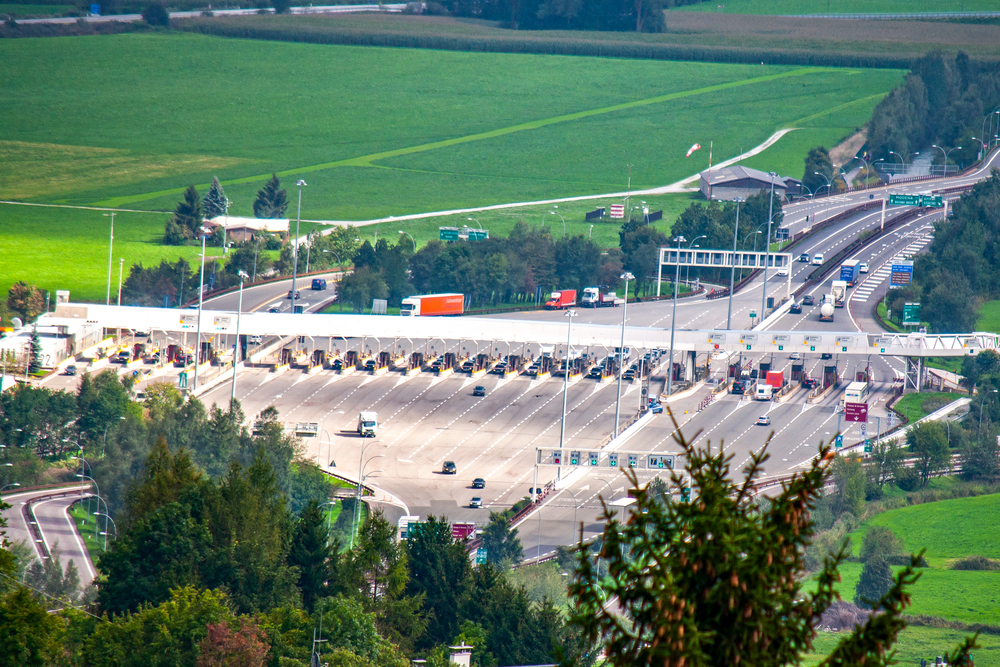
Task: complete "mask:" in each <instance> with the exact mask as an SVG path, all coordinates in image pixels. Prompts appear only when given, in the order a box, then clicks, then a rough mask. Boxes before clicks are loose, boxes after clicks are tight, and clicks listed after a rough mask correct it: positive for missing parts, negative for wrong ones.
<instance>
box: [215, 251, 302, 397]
mask: <svg viewBox="0 0 1000 667" xmlns="http://www.w3.org/2000/svg"><path fill="white" fill-rule="evenodd" d="M249 277H250V276H248V275H247V272H246V271H240V272H239V279H240V300H239V306H237V307H236V343H234V344H233V387H232V390H231V391H230V392H229V412H230V413H232V412H233V410H234V408H233V404H234V403H236V365H237V364H238V363H240V318H241V317H242V316H243V281H244V280H246V279H247V278H249ZM292 296H295V292H292ZM292 303H293V304H294V303H295V299H292ZM292 310H295V308H294V306H293V307H292Z"/></svg>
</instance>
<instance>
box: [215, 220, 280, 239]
mask: <svg viewBox="0 0 1000 667" xmlns="http://www.w3.org/2000/svg"><path fill="white" fill-rule="evenodd" d="M205 226H206V227H209V228H213V229H214V228H216V227H221V228H222V229H224V230H225V234H226V239H227V240H230V241H234V242H236V243H243V242H244V241H253V240H254V239H257V238H259V237H260V236H261V235H262V234H287V233H288V219H287V218H238V217H236V216H233V215H219V216H216V217H214V218H212V219H210V220H206V221H205Z"/></svg>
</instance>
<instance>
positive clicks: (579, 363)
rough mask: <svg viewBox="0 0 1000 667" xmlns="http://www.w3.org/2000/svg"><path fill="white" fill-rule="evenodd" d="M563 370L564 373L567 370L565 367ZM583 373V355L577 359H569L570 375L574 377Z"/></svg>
mask: <svg viewBox="0 0 1000 667" xmlns="http://www.w3.org/2000/svg"><path fill="white" fill-rule="evenodd" d="M563 365H565V362H563ZM563 372H564V373H565V372H566V369H565V368H563ZM582 373H583V357H577V358H575V359H570V360H569V374H570V376H571V377H572V376H574V375H581V374H582Z"/></svg>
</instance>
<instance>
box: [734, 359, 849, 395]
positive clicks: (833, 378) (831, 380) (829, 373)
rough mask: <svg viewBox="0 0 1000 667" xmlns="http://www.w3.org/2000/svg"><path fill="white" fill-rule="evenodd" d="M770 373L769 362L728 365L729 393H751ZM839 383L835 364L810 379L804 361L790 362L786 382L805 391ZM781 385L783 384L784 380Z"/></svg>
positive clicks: (827, 366)
mask: <svg viewBox="0 0 1000 667" xmlns="http://www.w3.org/2000/svg"><path fill="white" fill-rule="evenodd" d="M770 371H771V362H769V361H761V362H760V363H759V364H757V365H756V366H754V364H753V362H752V361H750V362H748V363H747V364H746V365H740V364H730V365H729V379H730V380H732V386H731V388H730V393H733V394H743V393H745V392H747V391H752V390H753V387H754V386H756V385H757V384H758V382H763V381H765V380H766V379H767V377H768V373H769V372H770ZM858 375H859V376H860V375H863V373H859V374H858ZM839 381H840V376H839V374H838V373H837V365H836V364H832V365H826V366H823V372H822V375H821V376H820V377H818V378H814V377H810V376H809V374H808V373H807V372H806V371H805V360H804V359H796V360H794V361H793V362H792V367H791V375H790V377H789V378H788V382H790V383H791V384H802V385H803V386H805V387H806V388H807V389H815V388H817V387H820V386H822V388H823V389H826V388H827V387H829V386H830V385H835V384H837V383H838V382H839ZM782 383H784V380H783V381H782Z"/></svg>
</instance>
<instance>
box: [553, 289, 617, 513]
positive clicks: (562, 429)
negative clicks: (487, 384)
mask: <svg viewBox="0 0 1000 667" xmlns="http://www.w3.org/2000/svg"><path fill="white" fill-rule="evenodd" d="M626 294H627V292H626ZM574 316H576V311H575V310H573V309H572V308H570V309H569V310H567V311H566V371H565V372H564V373H563V405H562V420H561V421H560V422H559V449H560V450H561V449H562V448H563V444H564V443H565V442H566V396H567V395H568V394H569V346H570V342H569V341H570V336H571V332H572V331H573V317H574ZM619 387H621V385H620V384H619ZM617 421H618V420H617V419H615V422H616V424H615V433H616V434H617V432H618V424H617ZM556 479H562V466H560V467H559V468H557V469H556ZM574 523H575V521H574Z"/></svg>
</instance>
